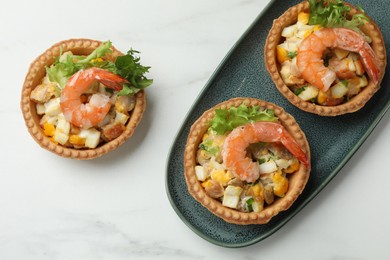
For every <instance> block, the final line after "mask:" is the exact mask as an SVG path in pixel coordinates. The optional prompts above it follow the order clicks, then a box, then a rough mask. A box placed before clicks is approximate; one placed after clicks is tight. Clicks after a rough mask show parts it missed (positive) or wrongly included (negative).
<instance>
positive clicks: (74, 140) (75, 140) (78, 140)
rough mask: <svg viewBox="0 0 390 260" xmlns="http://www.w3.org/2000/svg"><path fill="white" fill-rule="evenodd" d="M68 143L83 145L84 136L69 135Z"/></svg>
mask: <svg viewBox="0 0 390 260" xmlns="http://www.w3.org/2000/svg"><path fill="white" fill-rule="evenodd" d="M69 143H71V144H74V145H84V144H85V138H83V137H80V136H78V135H71V136H70V137H69Z"/></svg>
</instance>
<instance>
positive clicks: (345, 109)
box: [264, 1, 386, 116]
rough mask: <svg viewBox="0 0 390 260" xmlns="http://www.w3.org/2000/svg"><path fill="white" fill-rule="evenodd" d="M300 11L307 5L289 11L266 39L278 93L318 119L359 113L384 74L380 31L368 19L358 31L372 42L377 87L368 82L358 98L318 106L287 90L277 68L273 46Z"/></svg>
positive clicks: (306, 9) (353, 11)
mask: <svg viewBox="0 0 390 260" xmlns="http://www.w3.org/2000/svg"><path fill="white" fill-rule="evenodd" d="M345 4H347V5H349V6H350V7H351V11H350V15H354V14H356V13H358V12H360V11H359V10H357V9H356V8H355V7H353V6H352V5H350V4H348V3H345ZM302 11H304V12H309V3H308V2H307V1H305V2H302V3H300V4H298V5H295V6H292V7H290V8H289V9H288V10H287V11H286V12H285V13H283V14H282V15H281V16H280V17H279V18H278V19H276V20H274V22H273V26H272V28H271V30H270V31H269V33H268V37H267V39H266V43H265V47H264V57H265V65H266V68H267V70H268V72H269V74H270V75H271V78H272V80H273V81H274V83H275V85H276V87H277V89H278V90H279V91H280V93H281V94H282V95H283V96H284V97H285V98H287V99H288V100H289V101H290V102H291V103H292V104H293V105H295V106H296V107H298V108H300V109H301V110H304V111H307V112H310V113H314V114H318V115H321V116H337V115H342V114H346V113H352V112H355V111H357V110H359V109H361V108H362V107H363V106H364V105H365V104H366V103H367V101H368V100H369V99H370V98H371V97H372V96H373V95H374V94H375V92H377V91H378V89H379V87H380V83H381V81H382V79H383V75H384V73H385V68H386V48H385V44H384V40H383V36H382V32H381V31H380V29H379V27H378V26H377V25H376V24H375V22H374V21H373V20H372V19H371V18H369V21H368V22H366V23H365V24H364V25H363V26H361V27H360V28H361V30H362V31H363V32H364V33H365V34H366V35H368V36H369V37H370V38H371V39H372V43H371V47H372V49H373V50H374V52H375V54H376V57H377V59H378V64H379V67H380V68H381V74H380V76H379V81H378V83H377V84H374V82H373V81H372V80H371V79H369V82H368V86H366V87H365V88H364V89H363V90H362V91H361V92H360V93H359V94H358V95H356V96H354V97H352V98H351V99H350V100H348V101H347V102H345V103H343V104H340V105H337V106H321V105H317V104H313V103H311V102H307V101H304V100H302V99H300V98H299V97H298V96H296V95H295V94H294V93H293V92H292V91H291V90H290V89H289V87H288V86H287V85H286V84H285V83H284V81H283V79H282V77H281V75H280V65H279V63H278V61H277V59H276V46H277V45H278V44H279V43H280V42H281V39H282V36H281V34H282V30H283V28H285V27H287V26H289V25H292V24H294V23H296V22H297V18H298V14H299V12H302Z"/></svg>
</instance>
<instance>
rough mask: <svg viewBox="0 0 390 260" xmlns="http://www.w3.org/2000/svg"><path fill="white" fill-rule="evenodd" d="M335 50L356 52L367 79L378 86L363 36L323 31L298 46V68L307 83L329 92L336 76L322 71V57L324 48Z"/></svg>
mask: <svg viewBox="0 0 390 260" xmlns="http://www.w3.org/2000/svg"><path fill="white" fill-rule="evenodd" d="M336 47H338V48H340V49H344V50H347V51H351V52H357V53H358V54H359V55H360V56H361V58H362V61H363V64H364V67H365V69H366V71H367V74H368V76H369V77H370V78H371V79H372V80H373V82H374V83H375V84H377V83H378V81H379V74H380V68H379V65H378V61H377V59H376V57H375V53H374V51H373V49H372V48H371V46H370V45H369V44H368V43H367V42H366V41H365V39H364V37H363V36H362V35H360V34H359V33H357V32H355V31H353V30H351V29H346V28H322V29H320V30H317V31H315V32H313V33H312V34H311V35H309V36H308V37H306V38H305V39H304V40H303V41H302V43H301V44H300V45H299V48H298V55H297V65H298V69H299V71H300V72H301V74H302V77H303V78H304V79H305V80H306V81H307V82H309V83H310V84H312V85H314V86H316V87H317V88H319V89H321V90H322V91H324V92H326V91H327V90H328V89H329V87H330V86H331V85H332V83H333V82H334V81H335V80H336V73H335V72H334V71H332V70H331V69H329V68H327V67H325V65H324V60H323V59H322V54H323V52H324V51H325V50H326V49H327V48H336Z"/></svg>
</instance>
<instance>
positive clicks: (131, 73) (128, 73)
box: [114, 49, 153, 95]
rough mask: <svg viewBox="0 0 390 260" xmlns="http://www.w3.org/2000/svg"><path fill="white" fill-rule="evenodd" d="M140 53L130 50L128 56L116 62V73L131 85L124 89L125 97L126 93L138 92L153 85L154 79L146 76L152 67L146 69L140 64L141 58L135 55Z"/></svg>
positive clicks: (119, 58) (121, 57)
mask: <svg viewBox="0 0 390 260" xmlns="http://www.w3.org/2000/svg"><path fill="white" fill-rule="evenodd" d="M136 53H139V52H138V51H136V50H133V49H131V50H129V51H128V52H127V54H126V55H124V56H119V57H118V58H117V59H116V61H115V68H116V70H115V72H114V73H116V74H118V75H120V76H122V77H123V78H125V79H127V80H128V81H129V82H130V85H127V86H125V87H124V90H123V93H121V92H122V91H121V92H120V94H121V95H123V94H124V93H126V92H129V93H132V92H135V93H136V92H138V91H139V90H141V89H144V88H146V87H148V86H149V85H151V84H152V83H153V80H152V79H148V78H146V77H145V76H144V74H145V73H147V72H149V69H150V67H145V66H142V65H141V64H140V62H139V61H140V58H139V57H136V56H135V54H136Z"/></svg>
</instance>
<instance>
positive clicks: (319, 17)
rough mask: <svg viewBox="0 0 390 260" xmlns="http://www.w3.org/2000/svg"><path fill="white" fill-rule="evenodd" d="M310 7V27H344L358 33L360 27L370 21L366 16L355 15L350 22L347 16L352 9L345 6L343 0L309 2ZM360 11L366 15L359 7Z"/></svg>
mask: <svg viewBox="0 0 390 260" xmlns="http://www.w3.org/2000/svg"><path fill="white" fill-rule="evenodd" d="M308 1H309V5H310V18H309V24H310V25H316V24H319V25H322V26H323V27H328V28H332V27H333V28H334V27H342V28H349V29H352V30H355V31H358V32H361V31H360V29H359V26H360V25H363V24H364V21H368V18H367V16H365V15H364V14H355V15H353V16H352V18H351V19H350V20H349V19H348V17H347V15H348V13H349V11H350V10H351V7H350V6H348V5H345V4H344V3H343V1H341V0H329V1H325V0H308ZM359 10H360V11H361V12H363V13H364V10H363V9H362V8H360V7H359Z"/></svg>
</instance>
